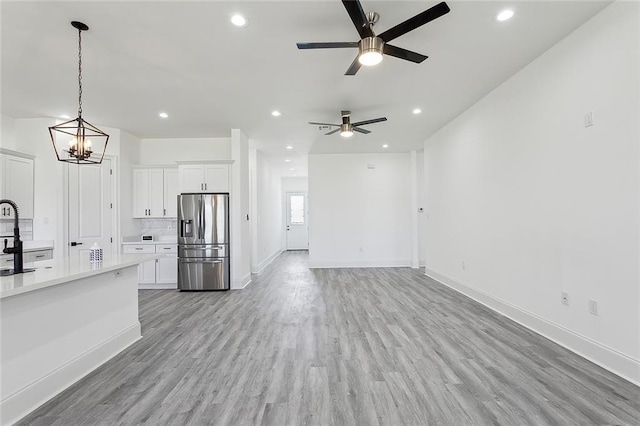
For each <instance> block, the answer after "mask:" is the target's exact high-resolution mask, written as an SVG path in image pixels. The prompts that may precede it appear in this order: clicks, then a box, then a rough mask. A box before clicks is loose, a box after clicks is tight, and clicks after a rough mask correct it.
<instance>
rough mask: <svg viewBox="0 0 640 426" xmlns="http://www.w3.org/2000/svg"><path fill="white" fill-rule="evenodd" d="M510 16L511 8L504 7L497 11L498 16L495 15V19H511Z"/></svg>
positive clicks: (511, 14) (511, 13)
mask: <svg viewBox="0 0 640 426" xmlns="http://www.w3.org/2000/svg"><path fill="white" fill-rule="evenodd" d="M512 16H513V10H511V9H505V10H503V11H502V12H500V13H498V16H496V19H497V20H498V21H506V20H507V19H511V17H512Z"/></svg>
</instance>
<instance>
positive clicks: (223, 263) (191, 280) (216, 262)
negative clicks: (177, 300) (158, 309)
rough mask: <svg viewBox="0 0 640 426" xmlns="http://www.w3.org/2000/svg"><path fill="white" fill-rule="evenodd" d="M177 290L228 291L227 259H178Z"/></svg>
mask: <svg viewBox="0 0 640 426" xmlns="http://www.w3.org/2000/svg"><path fill="white" fill-rule="evenodd" d="M178 289H179V290H229V258H219V259H194V258H190V259H178Z"/></svg>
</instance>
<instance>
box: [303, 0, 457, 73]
mask: <svg viewBox="0 0 640 426" xmlns="http://www.w3.org/2000/svg"><path fill="white" fill-rule="evenodd" d="M342 4H343V5H344V7H345V9H347V13H348V14H349V17H350V18H351V21H352V22H353V24H354V25H355V27H356V30H358V34H360V41H354V42H350V41H346V42H327V43H297V46H298V49H336V48H349V47H357V48H359V50H360V52H359V53H358V56H356V59H354V61H353V63H351V66H350V67H349V69H347V72H345V75H355V74H356V73H357V72H358V70H359V69H360V66H361V65H367V66H368V65H376V64H378V63H380V61H382V55H383V54H384V55H389V56H395V57H396V58H400V59H404V60H406V61H411V62H415V63H417V64H419V63H421V62H422V61H424V60H425V59H427V56H424V55H421V54H419V53H416V52H412V51H410V50H407V49H403V48H401V47H396V46H392V45H390V44H388V42H390V41H391V40H393V39H395V38H398V37H400V36H401V35H403V34H406V33H408V32H409V31H413V30H415V29H416V28H418V27H420V26H422V25H424V24H426V23H427V22H430V21H433V20H434V19H437V18H439V17H441V16H442V15H444V14H446V13H449V11H450V9H449V6H447V4H446V3H445V2H442V3H438V4H437V5H435V6H433V7H432V8H430V9H427V10H425V11H424V12H422V13H419V14H417V15H416V16H414V17H413V18H409V19H407V20H406V21H404V22H402V23H400V24H398V25H396V26H395V27H393V28H390V29H388V30H387V31H385V32H383V33H381V34H380V35H377V36H376V34H375V33H374V32H373V25H374V24H375V23H376V22H378V18H379V17H380V16H379V15H378V14H377V13H375V12H371V13H369V14H368V15H365V13H364V10H363V9H362V5H361V4H360V2H359V1H358V0H342Z"/></svg>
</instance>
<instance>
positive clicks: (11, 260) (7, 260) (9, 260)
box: [5, 259, 13, 262]
mask: <svg viewBox="0 0 640 426" xmlns="http://www.w3.org/2000/svg"><path fill="white" fill-rule="evenodd" d="M5 262H13V259H6V260H5Z"/></svg>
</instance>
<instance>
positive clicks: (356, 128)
mask: <svg viewBox="0 0 640 426" xmlns="http://www.w3.org/2000/svg"><path fill="white" fill-rule="evenodd" d="M353 131H354V132H358V133H364V134H365V135H368V134H369V133H371V130H366V129H361V128H360V127H354V128H353Z"/></svg>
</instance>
